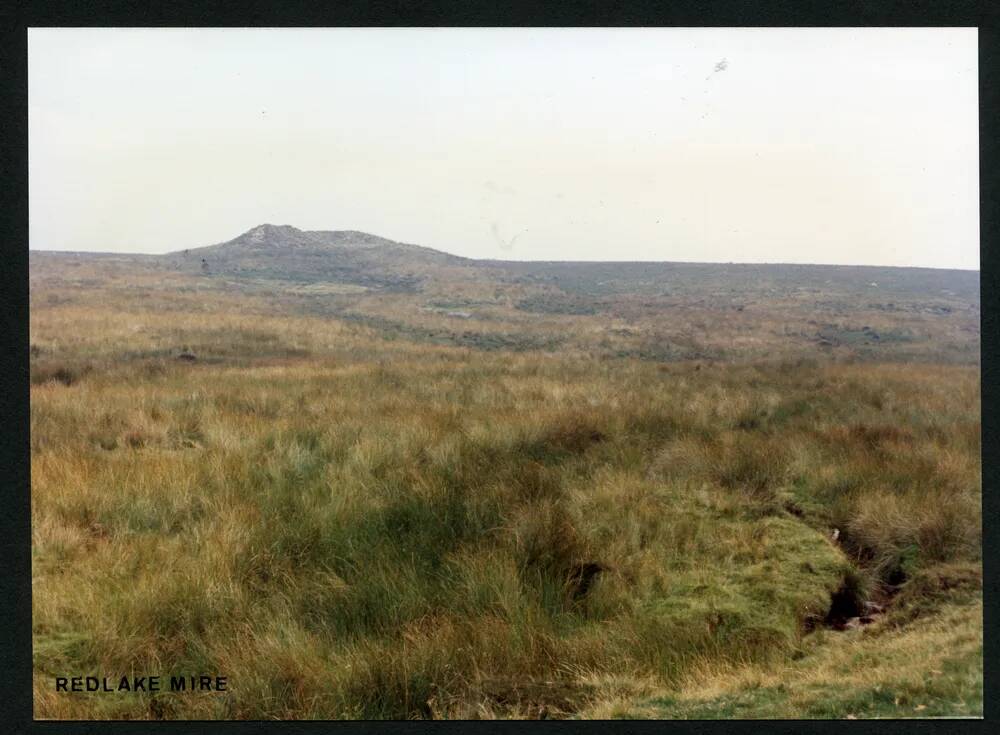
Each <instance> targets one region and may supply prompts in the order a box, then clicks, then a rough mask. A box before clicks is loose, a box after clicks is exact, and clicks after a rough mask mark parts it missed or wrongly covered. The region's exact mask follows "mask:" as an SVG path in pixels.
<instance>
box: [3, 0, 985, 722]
mask: <svg viewBox="0 0 1000 735" xmlns="http://www.w3.org/2000/svg"><path fill="white" fill-rule="evenodd" d="M998 8H1000V5H998V4H997V3H995V2H993V3H991V2H988V1H987V0H983V1H976V0H939V1H938V2H933V1H928V0H911V1H909V2H906V1H904V0H879V1H873V0H869V1H867V2H866V1H865V0H841V2H835V3H834V2H829V0H800V1H799V2H795V0H785V1H784V2H781V1H774V0H772V1H770V2H752V1H751V0H725V1H723V0H712V1H711V2H698V0H675V1H674V2H672V3H670V4H669V5H667V4H665V3H657V2H654V1H653V0H646V2H643V1H642V0H632V1H628V0H625V1H618V2H610V1H608V2H601V1H600V0H585V1H581V2H576V3H573V2H567V1H566V0H550V1H549V2H548V3H544V4H543V3H539V2H534V3H508V4H507V5H505V6H500V5H499V4H497V3H488V2H479V3H477V2H474V1H473V0H467V1H466V2H456V1H455V0H451V1H450V2H437V3H433V4H431V3H420V2H412V1H411V2H407V1H405V0H394V1H387V0H374V1H373V2H359V1H358V0H351V1H350V2H339V3H337V4H323V5H320V4H318V3H314V2H308V1H307V0H285V2H282V3H280V4H278V3H276V2H273V0H272V1H271V2H265V1H264V0H248V1H246V2H243V3H240V4H238V5H237V4H235V3H228V4H222V3H218V4H214V5H211V6H209V5H208V4H206V3H202V2H193V1H192V0H174V1H173V2H170V3H162V4H159V5H153V4H148V5H145V6H144V5H143V4H141V3H137V2H134V1H132V2H130V1H128V0H116V1H109V0H93V1H91V2H87V3H79V2H76V3H74V2H72V0H60V1H55V0H53V1H51V2H30V1H29V2H25V1H23V0H22V1H21V2H13V3H10V4H6V5H5V6H4V8H3V9H2V10H0V19H2V24H0V27H2V36H0V75H2V81H3V96H2V98H0V99H2V100H3V101H4V104H3V105H2V106H0V131H2V132H0V172H2V174H3V181H2V186H0V201H2V207H0V244H2V245H0V247H2V248H3V255H4V259H3V261H2V264H0V319H2V320H3V321H2V325H3V329H2V336H0V343H2V345H3V349H2V350H0V420H2V422H3V423H2V424H0V426H2V432H0V436H2V441H0V458H2V462H0V467H2V468H3V483H2V486H0V487H2V488H3V493H4V496H3V500H4V501H5V502H4V504H3V508H4V512H0V538H2V544H3V545H2V550H3V557H2V561H3V567H2V568H3V578H4V582H5V584H4V585H3V587H2V588H0V631H2V633H0V652H2V655H0V661H2V662H4V663H5V664H6V666H4V667H3V669H2V671H3V677H2V686H3V695H2V696H0V730H4V731H7V732H17V733H20V732H32V733H99V732H107V731H115V732H123V733H124V732H136V733H145V732H150V731H154V730H166V731H169V732H178V733H180V732H184V733H188V732H191V733H193V732H227V733H258V732H271V731H273V730H283V731H286V732H296V733H307V732H326V731H330V730H340V731H346V730H350V731H352V732H366V733H367V732H379V731H385V730H392V731H395V732H399V733H410V732H418V731H428V730H431V729H438V728H440V729H447V730H449V731H455V728H463V729H464V728H469V729H480V730H482V731H485V730H490V731H495V732H515V731H518V730H520V729H521V728H522V727H524V728H526V729H537V730H546V731H550V732H555V731H556V730H559V731H566V730H567V729H569V728H572V729H574V730H583V731H590V732H600V731H604V730H605V729H606V728H609V727H610V728H611V729H613V730H617V731H619V732H627V733H632V732H636V733H638V732H659V731H663V730H665V729H668V728H669V729H672V730H675V731H684V732H706V731H710V730H717V729H723V728H725V729H732V730H742V731H745V732H750V731H754V730H757V729H761V728H766V729H767V730H768V731H771V732H788V733H793V732H799V731H802V730H812V729H832V728H833V727H836V726H837V724H838V723H834V722H801V721H768V722H766V723H760V724H757V723H753V722H745V721H717V722H709V723H698V722H689V721H655V722H635V721H623V722H619V723H615V724H608V723H603V722H574V723H572V724H570V723H559V722H537V723H523V722H496V723H469V722H460V723H456V722H450V723H448V722H442V723H437V722H434V723H430V722H428V723H417V722H328V721H321V722H309V721H299V722H283V723H265V722H214V721H213V722H208V721H188V722H185V721H174V722H163V723H158V722H157V723H153V722H145V721H144V722H140V723H129V722H101V721H97V722H66V721H55V722H45V721H38V722H35V721H34V720H32V702H31V664H32V658H31V559H30V544H27V543H25V541H26V540H28V539H29V538H30V473H29V447H30V444H29V439H28V437H29V433H28V432H29V406H28V395H29V392H28V341H29V340H28V249H27V243H28V187H27V177H28V120H27V100H28V96H27V32H26V31H27V28H28V27H30V26H69V27H85V26H132V27H153V26H178V27H184V26H218V27H247V26H270V27H289V26H524V25H529V26H530V25H537V26H578V27H588V26H589V27H595V26H702V27H711V26H813V27H824V26H925V27H926V26H974V27H978V28H979V105H980V128H979V135H980V138H979V144H980V223H981V224H980V237H981V253H980V284H981V285H980V287H981V293H982V358H983V359H982V420H983V424H982V427H983V511H984V513H983V515H984V519H985V523H984V536H983V564H984V572H985V579H984V587H983V594H984V598H985V601H986V607H985V613H984V616H985V620H984V633H985V634H986V635H985V640H984V669H985V671H984V675H985V699H984V721H977V720H971V721H970V720H965V721H954V720H951V721H947V720H946V721H941V720H938V721H928V720H924V721H914V720H906V721H900V720H895V721H882V722H875V721H870V720H859V721H857V722H852V723H847V726H848V727H850V728H851V729H852V730H853V731H856V732H857V731H861V732H864V731H867V732H876V731H878V732H892V731H896V732H911V733H922V732H932V731H936V730H944V731H948V732H952V731H955V730H958V729H959V728H962V729H965V728H968V729H983V728H985V727H986V726H987V722H988V721H990V720H996V719H997V718H998V715H1000V703H998V696H997V695H998V692H997V687H996V681H997V663H998V662H1000V646H998V641H997V639H996V637H995V636H994V635H992V632H993V631H994V630H995V627H996V624H997V620H998V618H997V610H996V602H997V592H998V583H997V551H998V545H997V536H998V534H997V530H998V526H997V523H996V521H997V520H998V519H1000V496H998V495H997V493H996V489H997V487H998V482H997V481H998V478H1000V470H998V467H997V465H996V462H995V461H994V460H995V458H996V457H997V456H1000V431H998V430H1000V421H998V419H997V416H996V411H995V410H991V409H996V408H997V407H998V398H1000V389H998V386H997V377H998V366H997V365H996V364H995V363H994V359H993V358H994V356H996V355H997V354H1000V353H998V348H1000V344H998V342H1000V333H998V326H1000V325H998V313H1000V311H998V308H997V307H998V299H1000V269H998V265H1000V263H998V260H1000V246H998V245H997V244H996V243H997V236H998V234H1000V232H998V230H1000V219H998V216H997V215H998V212H997V203H998V201H1000V186H998V184H1000V181H998V175H997V171H998V165H997V164H998V163H1000V161H998V156H1000V151H998V145H997V142H998V139H1000V125H998V120H1000V107H998V104H997V102H998V96H1000V92H998V89H997V79H998V76H997V70H998V63H997V60H998V49H1000V23H998V22H997V21H998V20H1000V10H998ZM943 246H944V247H946V246H947V245H946V244H943Z"/></svg>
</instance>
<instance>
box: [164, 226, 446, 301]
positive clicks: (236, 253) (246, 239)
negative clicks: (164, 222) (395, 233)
mask: <svg viewBox="0 0 1000 735" xmlns="http://www.w3.org/2000/svg"><path fill="white" fill-rule="evenodd" d="M163 261H164V262H165V263H166V264H168V265H169V266H171V267H173V268H176V269H178V270H180V271H184V272H194V273H205V274H212V275H222V276H237V277H241V278H265V279H278V280H291V281H306V282H308V281H332V282H337V283H348V284H355V285H360V286H366V287H373V288H381V289H386V290H395V291H410V290H414V289H415V288H416V287H417V286H418V284H419V283H420V281H421V280H422V279H424V278H426V276H427V271H428V269H433V268H435V267H437V268H446V267H448V266H454V265H461V264H462V263H464V262H465V259H463V258H459V257H457V256H454V255H448V254H447V253H442V252H439V251H437V250H432V249H430V248H425V247H421V246H419V245H408V244H405V243H398V242H394V241H392V240H387V239H385V238H383V237H378V236H377V235H369V234H368V233H365V232H357V231H354V230H332V231H306V230H300V229H298V228H295V227H291V226H290V225H270V224H263V225H259V226H257V227H254V228H253V229H251V230H248V231H247V232H244V233H243V234H242V235H240V236H239V237H236V238H234V239H232V240H229V241H228V242H224V243H220V244H218V245H209V246H207V247H201V248H193V249H188V250H182V251H179V252H175V253H170V254H168V255H166V256H163Z"/></svg>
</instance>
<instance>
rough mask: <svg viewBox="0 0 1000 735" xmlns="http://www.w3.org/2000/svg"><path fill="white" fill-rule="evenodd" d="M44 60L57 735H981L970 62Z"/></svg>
mask: <svg viewBox="0 0 1000 735" xmlns="http://www.w3.org/2000/svg"><path fill="white" fill-rule="evenodd" d="M250 20H252V19H250V18H249V17H248V22H250ZM26 33H27V59H26V62H25V63H26V64H27V88H26V99H25V102H24V104H26V105H27V110H26V125H27V151H26V155H27V173H26V175H27V182H26V188H27V192H26V193H27V203H26V205H25V214H26V216H27V217H28V228H29V229H28V242H27V248H26V249H27V254H26V255H25V256H23V257H26V259H27V276H28V284H27V292H28V305H27V309H28V314H29V316H28V324H27V327H26V328H27V331H28V338H27V339H26V340H25V345H24V349H25V351H27V352H28V364H27V365H25V367H24V372H25V378H24V380H25V381H26V382H30V385H29V386H26V388H25V392H26V393H30V395H29V396H28V397H27V399H26V400H28V405H27V406H26V408H25V411H26V413H27V414H28V415H30V432H29V434H28V435H27V436H25V437H24V445H25V448H24V451H25V452H29V451H30V511H29V510H25V511H24V512H25V513H26V514H27V513H29V512H30V598H31V599H30V605H31V618H30V619H31V629H30V640H27V639H26V640H25V644H24V645H25V651H26V652H25V654H24V655H25V656H29V655H30V661H27V662H26V663H25V666H28V665H29V664H30V667H31V693H30V695H31V702H30V707H31V716H33V718H34V719H35V720H40V721H41V720H48V721H52V720H55V721H94V720H181V721H218V720H238V721H273V720H298V721H305V720H311V721H345V720H346V721H367V720H381V721H385V720H854V719H858V720H864V719H893V720H899V719H907V720H908V719H935V718H948V719H952V718H962V719H981V718H983V707H984V704H983V703H984V694H983V682H984V677H983V661H984V655H983V632H984V623H983V556H984V554H983V528H982V520H983V505H982V502H983V473H982V469H983V467H982V437H983V432H982V424H981V419H982V413H983V409H982V408H981V399H982V388H981V364H980V357H981V312H980V309H981V301H980V143H981V141H980V117H979V115H980V112H979V105H980V98H979V95H980V86H979V73H980V70H979V63H980V61H979V59H980V57H979V43H980V38H979V31H978V29H977V28H976V27H965V26H951V27H944V26H941V27H903V26H879V27H874V26H872V27H763V26H762V27H750V26H746V27H653V26H649V27H639V26H633V27H610V26H609V27H458V26H456V27H416V26H413V27H408V26H407V27H378V28H377V27H167V26H164V27H124V26H122V27H110V26H108V27H102V26H95V27H52V26H48V25H44V26H43V25H38V26H32V25H30V24H29V27H27V29H26ZM984 42H985V41H984ZM983 142H985V140H984V141H983ZM984 156H985V153H984ZM986 190H987V189H986V184H985V183H984V191H986ZM984 239H986V238H985V236H984ZM19 247H21V248H24V247H25V243H23V241H22V242H21V244H20V245H19ZM984 252H985V251H984ZM983 264H984V268H985V266H986V265H987V258H986V256H985V255H984V256H983ZM989 272H990V271H989V268H985V270H984V277H985V278H987V280H985V281H984V284H987V283H989V282H990V281H989V280H988V275H989ZM987 290H988V289H987ZM988 323H989V320H988ZM988 344H989V343H988ZM987 351H988V350H987ZM987 372H989V371H987ZM26 420H27V419H26ZM989 433H990V432H987V434H989ZM29 436H30V441H29ZM29 444H30V450H29ZM25 461H27V458H26V459H25ZM27 472H28V469H27V465H26V469H25V473H27ZM25 484H27V480H25ZM24 492H25V493H27V488H26V489H25V491H24ZM25 502H27V500H26V501H25ZM25 525H26V527H27V521H25ZM24 543H25V544H27V543H28V539H27V538H25V540H24ZM27 553H28V552H27V551H25V554H26V555H27ZM27 563H28V562H27V560H26V561H25V567H27ZM26 573H27V572H26ZM25 584H26V585H27V584H28V582H27V581H26V582H25ZM25 589H26V590H27V588H25ZM25 595H26V596H27V591H26V592H25ZM991 599H992V598H991ZM25 614H26V615H27V613H25ZM25 627H26V624H25ZM24 635H25V636H28V635H29V633H28V632H27V631H25V634H24ZM29 644H30V654H29V653H27V650H28V647H29ZM25 676H27V673H26V674H25ZM25 686H26V687H27V684H25ZM25 706H28V705H25ZM88 726H91V727H92V725H88ZM192 727H193V725H192Z"/></svg>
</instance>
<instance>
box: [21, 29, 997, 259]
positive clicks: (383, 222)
mask: <svg viewBox="0 0 1000 735" xmlns="http://www.w3.org/2000/svg"><path fill="white" fill-rule="evenodd" d="M28 41H29V96H30V100H29V114H30V139H29V148H30V150H29V154H30V228H31V230H30V232H31V241H30V247H31V248H33V249H55V250H101V251H123V252H148V253H158V252H166V251H170V250H178V249H183V248H188V247H195V246H199V245H208V244H213V243H216V242H222V241H225V240H229V239H231V238H233V237H235V236H237V235H239V234H240V233H242V232H244V231H245V230H248V229H250V228H251V227H253V226H255V225H257V224H261V223H265V222H267V223H272V224H291V225H295V226H296V227H299V228H302V229H326V230H338V229H352V230H363V231H366V232H371V233H375V234H378V235H382V236H384V237H388V238H392V239H394V240H400V241H403V242H412V243H418V244H421V245H427V246H430V247H434V248H438V249H441V250H445V251H448V252H451V253H456V254H459V255H465V256H470V257H487V258H504V259H519V260H672V261H705V262H714V261H721V262H726V261H733V262H794V263H838V264H873V265H917V266H931V267H957V268H978V267H979V215H978V210H979V184H978V176H979V175H978V169H979V163H978V160H979V159H978V157H979V153H978V122H977V117H978V109H977V108H978V91H977V84H978V83H977V33H976V30H975V29H876V28H870V29H614V30H584V29H565V30H564V29H496V30H492V29H482V30H480V29H400V30H396V29H362V30H357V29H301V30H298V29H289V30H263V29H207V30H206V29H197V30H189V29H32V30H30V31H29V37H28Z"/></svg>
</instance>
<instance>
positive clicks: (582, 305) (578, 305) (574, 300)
mask: <svg viewBox="0 0 1000 735" xmlns="http://www.w3.org/2000/svg"><path fill="white" fill-rule="evenodd" d="M517 309H518V310H520V311H527V312H529V313H532V314H576V315H591V314H596V313H598V311H600V310H601V304H600V302H595V301H593V300H591V299H586V298H583V297H582V296H579V295H569V294H562V293H558V292H556V293H551V294H537V295H534V296H530V297H528V298H526V299H521V300H520V301H518V302H517Z"/></svg>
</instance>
